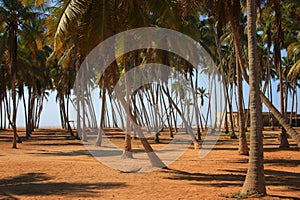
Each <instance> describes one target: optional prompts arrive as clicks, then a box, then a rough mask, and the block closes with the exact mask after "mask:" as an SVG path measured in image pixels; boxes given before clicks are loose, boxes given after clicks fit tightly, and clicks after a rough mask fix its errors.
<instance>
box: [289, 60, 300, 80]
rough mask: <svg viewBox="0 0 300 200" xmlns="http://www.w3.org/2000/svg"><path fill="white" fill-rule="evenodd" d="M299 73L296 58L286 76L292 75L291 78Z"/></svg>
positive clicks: (299, 66) (299, 63)
mask: <svg viewBox="0 0 300 200" xmlns="http://www.w3.org/2000/svg"><path fill="white" fill-rule="evenodd" d="M299 74H300V60H298V61H297V62H296V63H295V64H294V65H293V66H292V67H291V69H290V71H289V73H288V77H292V79H295V78H297V77H298V76H299Z"/></svg>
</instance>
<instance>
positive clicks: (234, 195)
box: [219, 192, 263, 200]
mask: <svg viewBox="0 0 300 200" xmlns="http://www.w3.org/2000/svg"><path fill="white" fill-rule="evenodd" d="M219 196H220V197H225V198H235V199H238V200H240V199H247V198H249V197H252V198H253V197H254V198H260V197H262V196H263V195H261V194H259V193H257V192H247V193H246V194H242V193H241V192H234V193H230V194H223V193H222V194H220V195H219Z"/></svg>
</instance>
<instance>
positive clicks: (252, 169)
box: [242, 0, 266, 194]
mask: <svg viewBox="0 0 300 200" xmlns="http://www.w3.org/2000/svg"><path fill="white" fill-rule="evenodd" d="M247 17H248V18H247V21H248V54H249V75H250V77H249V78H250V79H249V87H250V123H251V137H250V156H249V163H248V170H247V175H246V179H245V182H244V185H243V189H242V193H243V194H247V193H253V192H254V193H259V194H266V187H265V176H264V157H263V134H262V110H261V109H262V104H261V100H260V95H259V94H260V91H259V81H258V80H259V78H258V74H257V66H258V60H257V58H258V57H257V46H256V45H257V38H256V5H255V1H252V0H247Z"/></svg>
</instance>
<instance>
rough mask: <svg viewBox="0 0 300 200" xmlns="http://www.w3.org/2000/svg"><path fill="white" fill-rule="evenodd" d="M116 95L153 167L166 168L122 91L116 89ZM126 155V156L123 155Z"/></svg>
mask: <svg viewBox="0 0 300 200" xmlns="http://www.w3.org/2000/svg"><path fill="white" fill-rule="evenodd" d="M116 95H117V96H118V99H119V100H120V102H121V105H122V106H123V108H124V110H125V112H126V115H128V117H127V119H131V120H132V126H133V127H134V128H135V129H136V131H137V134H138V136H139V139H140V141H141V143H142V145H143V147H144V149H145V151H146V153H147V156H148V158H149V160H150V162H151V165H152V167H159V168H166V166H165V164H164V163H163V162H162V161H161V160H160V158H159V157H158V156H157V155H156V153H155V152H154V151H153V149H152V147H151V146H150V144H149V142H148V141H147V139H146V137H145V136H144V135H143V133H142V129H141V127H140V126H139V125H138V123H137V117H136V116H134V115H133V114H132V113H131V110H130V106H128V104H129V102H126V101H125V99H124V97H122V96H121V91H118V89H116ZM123 155H124V154H123Z"/></svg>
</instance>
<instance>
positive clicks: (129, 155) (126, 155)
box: [121, 150, 133, 159]
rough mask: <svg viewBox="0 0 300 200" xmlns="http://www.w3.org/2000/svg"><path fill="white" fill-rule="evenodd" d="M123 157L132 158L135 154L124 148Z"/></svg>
mask: <svg viewBox="0 0 300 200" xmlns="http://www.w3.org/2000/svg"><path fill="white" fill-rule="evenodd" d="M121 158H122V159H128V158H130V159H132V158H133V154H132V152H131V151H126V150H124V151H123V154H122V157H121Z"/></svg>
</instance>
